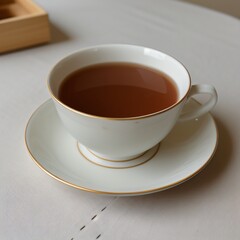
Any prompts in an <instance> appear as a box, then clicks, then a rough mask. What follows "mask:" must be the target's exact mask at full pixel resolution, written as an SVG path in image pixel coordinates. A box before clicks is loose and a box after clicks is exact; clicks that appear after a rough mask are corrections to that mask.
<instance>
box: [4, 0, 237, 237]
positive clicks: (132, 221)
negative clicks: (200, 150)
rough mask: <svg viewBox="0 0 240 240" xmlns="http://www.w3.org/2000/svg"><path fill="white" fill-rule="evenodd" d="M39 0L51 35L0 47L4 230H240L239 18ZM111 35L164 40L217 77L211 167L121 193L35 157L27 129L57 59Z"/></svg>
mask: <svg viewBox="0 0 240 240" xmlns="http://www.w3.org/2000/svg"><path fill="white" fill-rule="evenodd" d="M37 2H38V3H39V4H40V5H41V6H42V7H43V8H44V9H45V10H46V11H47V12H48V13H49V16H50V21H51V24H52V35H53V36H52V38H53V39H52V40H53V41H52V42H51V43H50V44H48V45H43V46H39V47H35V48H30V49H25V50H21V51H16V52H12V53H8V54H4V55H1V56H0V91H1V94H0V121H1V124H0V134H1V137H0V157H1V159H0V184H1V185H0V239H11V240H13V239H24V240H27V239H31V240H32V239H39V240H40V239H41V240H42V239H58V240H60V239H64V240H65V239H69V240H70V239H74V240H75V239H96V238H97V237H98V239H109V240H110V239H119V240H120V239H136V240H139V239H142V240H143V239H168V240H175V239H184V240H188V239H189V240H190V239H191V240H192V239H195V240H198V239H199V240H202V239H205V240H206V239H211V240H212V239H218V240H223V239H224V240H225V239H231V240H238V239H239V238H240V228H239V223H240V207H239V203H240V187H239V186H240V146H239V139H240V128H239V122H240V112H239V104H240V101H239V94H240V91H239V89H240V79H239V77H240V66H239V59H240V22H239V20H238V19H235V18H233V17H230V16H227V15H223V14H221V13H217V12H214V11H211V10H207V9H204V8H201V7H197V6H193V5H190V4H187V3H182V2H177V1H163V0H162V1H155V0H149V1H144V0H122V1H111V0H102V1H96V0H95V1H94V0H90V1H89V0H81V1H78V0H71V1H68V2H67V1H57V0H52V1H47V0H38V1H37ZM103 43H129V44H137V45H144V46H148V47H151V48H155V49H159V50H161V51H163V52H166V53H169V54H170V55H173V56H175V57H176V58H177V59H179V60H180V61H181V62H183V63H184V64H185V65H186V67H187V68H188V69H189V71H190V73H191V76H192V79H193V83H210V84H212V85H214V86H215V87H216V89H217V91H218V94H219V101H218V104H217V106H216V107H215V109H214V110H213V111H212V113H213V116H214V118H215V119H216V122H217V126H218V130H219V146H218V149H217V152H216V154H215V156H214V158H213V159H212V162H211V163H210V165H209V166H208V167H207V168H206V169H205V170H204V171H203V172H201V173H200V174H198V175H197V176H196V177H194V178H193V179H191V180H190V181H188V182H186V183H184V184H182V185H180V186H178V187H175V188H172V189H169V190H166V191H163V192H159V193H156V194H151V195H146V196H140V197H125V198H120V197H108V196H102V195H96V194H93V193H87V192H83V191H80V190H77V189H74V188H71V187H69V186H66V185H64V184H62V183H60V182H58V181H56V180H55V179H52V178H51V177H49V176H48V175H46V173H44V172H43V171H42V170H41V169H40V168H38V167H37V166H36V164H35V163H34V162H33V161H32V160H31V159H30V157H29V155H28V153H27V151H26V148H25V146H24V130H25V126H26V123H27V121H28V119H29V117H30V115H31V113H32V112H33V111H34V110H35V109H36V108H37V107H38V106H39V105H40V104H41V103H43V102H44V101H45V100H47V99H48V98H49V94H48V92H47V88H46V76H47V74H48V72H49V70H50V68H51V67H52V65H53V64H55V62H56V61H58V60H59V59H60V58H62V57H63V56H65V55H66V54H69V53H71V52H73V51H75V50H77V49H79V48H82V47H86V46H91V45H96V44H103ZM106 206H107V208H106V209H105V211H101V209H103V208H104V207H106ZM95 215H97V217H96V218H95V219H94V220H91V218H92V217H93V216H95ZM84 226H85V228H83V227H84ZM81 228H83V230H80V229H81Z"/></svg>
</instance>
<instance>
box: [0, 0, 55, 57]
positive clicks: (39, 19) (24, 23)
mask: <svg viewBox="0 0 240 240" xmlns="http://www.w3.org/2000/svg"><path fill="white" fill-rule="evenodd" d="M49 40H50V31H49V21H48V15H47V13H46V12H45V11H44V10H43V9H41V8H40V7H39V6H37V5H36V4H34V3H33V2H32V1H30V0H15V1H10V2H8V3H7V2H6V1H5V2H4V4H0V53H3V52H7V51H12V50H16V49H19V48H24V47H29V46H33V45H36V44H42V43H46V42H48V41H49Z"/></svg>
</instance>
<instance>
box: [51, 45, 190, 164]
mask: <svg viewBox="0 0 240 240" xmlns="http://www.w3.org/2000/svg"><path fill="white" fill-rule="evenodd" d="M119 62H121V63H134V64H140V65H143V66H146V67H149V68H152V69H156V70H158V71H160V72H163V73H165V74H166V75H168V76H169V77H170V78H171V79H172V80H173V81H174V82H175V85H176V87H177V91H178V100H177V102H176V103H175V104H173V105H172V106H170V107H168V108H166V109H164V110H161V111H158V112H155V113H151V114H148V115H143V116H137V117H125V118H108V117H101V116H95V115H91V114H86V113H83V112H79V111H77V110H74V109H72V108H71V107H69V106H67V105H65V104H64V103H63V102H61V101H60V100H59V98H58V92H59V87H60V85H61V83H62V81H63V80H64V79H65V78H66V77H67V76H68V75H70V74H71V73H73V72H75V71H76V70H78V69H81V68H84V67H87V66H91V65H95V64H99V63H119ZM190 87H191V80H190V76H189V73H188V71H187V70H186V68H185V67H184V66H183V65H182V64H181V63H179V62H178V61H177V60H175V59H174V58H172V57H170V56H168V55H166V54H164V53H162V52H160V51H157V50H153V49H149V48H146V47H140V46H132V45H119V44H110V45H101V46H95V47H90V48H86V49H82V50H80V51H78V52H75V53H73V54H71V55H69V56H67V57H65V58H63V59H62V60H61V61H59V62H58V63H57V64H56V65H55V66H54V67H53V69H52V70H51V72H50V74H49V78H48V88H49V92H50V94H51V97H52V99H53V101H54V103H55V107H56V109H57V112H58V115H59V117H60V119H61V121H62V123H63V125H64V126H65V128H66V129H67V130H68V131H69V133H70V134H71V135H72V136H73V137H74V138H76V140H77V141H78V143H79V144H78V147H79V150H80V151H81V153H82V154H83V155H84V156H85V157H86V158H91V160H93V162H94V161H95V163H97V164H98V163H99V162H96V161H102V160H105V161H108V163H109V164H110V167H111V166H112V164H113V165H114V164H116V163H120V165H121V166H132V165H133V162H134V164H135V165H139V163H141V162H143V161H144V159H145V161H146V157H145V158H144V155H146V153H147V152H148V154H149V152H151V149H154V148H155V149H157V146H158V143H159V142H160V141H161V140H162V139H163V138H165V137H166V135H167V134H168V133H169V132H170V131H171V129H172V128H173V126H174V125H175V124H176V122H177V120H178V117H179V115H180V112H181V110H182V108H183V106H184V104H185V101H186V99H187V95H188V93H189V90H190ZM149 149H150V150H149ZM152 154H154V151H153V153H152ZM143 158H144V159H143ZM147 158H148V157H147ZM100 159H101V160H100ZM139 159H140V160H139ZM123 163H124V164H123ZM99 164H100V165H101V164H102V165H104V163H102V162H101V163H99Z"/></svg>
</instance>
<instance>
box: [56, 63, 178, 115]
mask: <svg viewBox="0 0 240 240" xmlns="http://www.w3.org/2000/svg"><path fill="white" fill-rule="evenodd" d="M59 99H60V100H61V101H62V102H63V103H64V104H66V105H67V106H69V107H71V108H73V109H75V110H78V111H80V112H83V113H87V114H92V115H97V116H101V117H111V118H126V117H137V116H142V115H147V114H151V113H154V112H158V111H161V110H163V109H166V108H168V107H170V106H171V105H173V104H174V103H176V102H177V99H178V91H177V88H176V86H175V83H174V82H173V80H171V79H170V78H169V77H168V76H166V75H165V74H163V73H161V72H159V71H157V70H154V69H151V68H148V67H145V66H142V65H138V64H131V63H104V64H96V65H92V66H88V67H86V68H82V69H79V70H77V71H75V72H73V73H72V74H70V75H69V76H67V77H66V78H65V79H64V80H63V82H62V83H61V86H60V89H59Z"/></svg>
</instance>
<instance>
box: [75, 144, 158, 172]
mask: <svg viewBox="0 0 240 240" xmlns="http://www.w3.org/2000/svg"><path fill="white" fill-rule="evenodd" d="M159 147H160V143H159V144H157V145H156V146H154V147H152V148H151V149H149V150H147V151H146V152H144V153H141V154H139V155H136V156H134V157H132V158H130V159H129V158H128V159H121V160H112V159H106V158H103V157H101V156H98V155H97V154H96V153H95V152H92V151H91V150H89V149H88V148H87V147H85V146H83V145H82V144H80V143H79V142H78V143H77V148H78V151H79V152H80V153H81V154H82V155H83V157H84V158H85V159H86V160H88V161H90V162H92V163H94V164H96V165H99V166H102V167H107V168H117V169H121V168H131V167H136V166H139V165H141V164H144V163H146V162H148V161H149V160H151V159H152V158H153V157H154V156H155V155H156V153H157V152H158V150H159Z"/></svg>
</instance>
